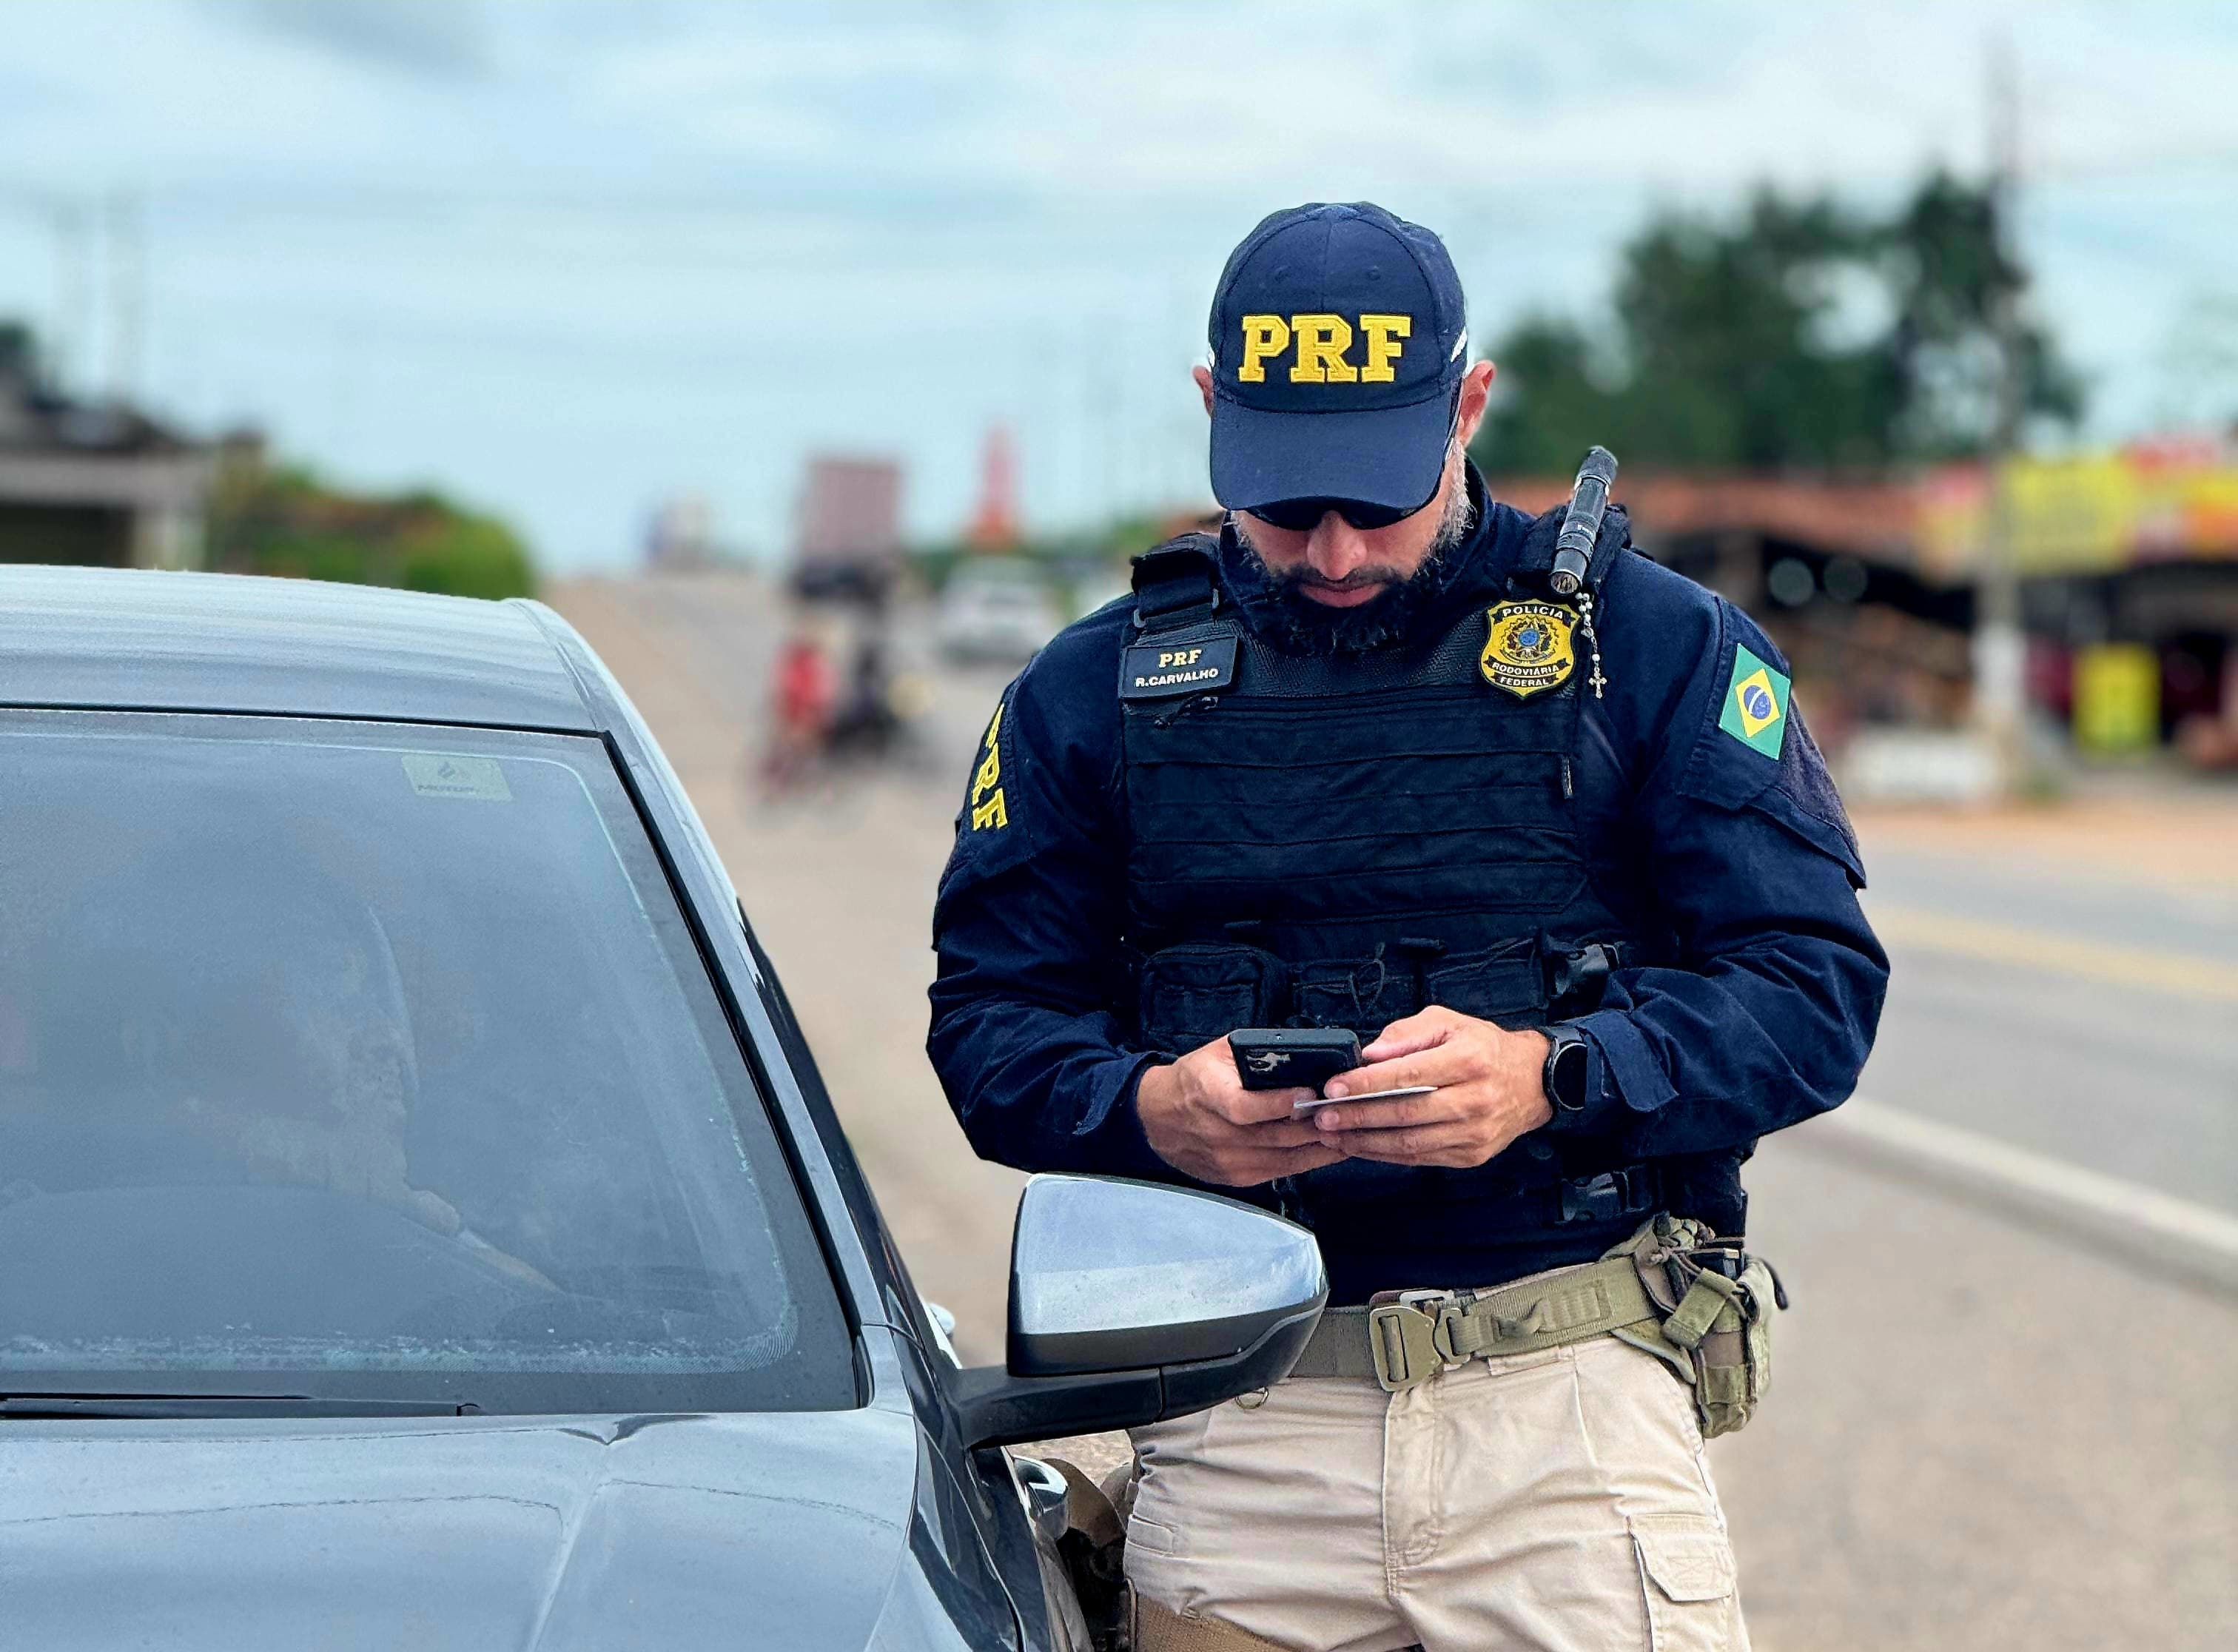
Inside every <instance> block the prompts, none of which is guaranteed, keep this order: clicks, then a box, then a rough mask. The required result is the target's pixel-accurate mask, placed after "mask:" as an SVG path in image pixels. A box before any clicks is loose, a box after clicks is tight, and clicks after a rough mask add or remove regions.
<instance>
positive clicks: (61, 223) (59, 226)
mask: <svg viewBox="0 0 2238 1652" xmlns="http://www.w3.org/2000/svg"><path fill="white" fill-rule="evenodd" d="M48 218H49V222H50V224H51V225H52V227H53V229H54V236H55V319H54V325H53V327H52V328H51V329H50V330H51V333H52V337H51V338H50V340H49V341H48V348H47V371H48V375H49V376H50V378H51V379H52V380H53V381H54V384H55V388H56V389H59V390H63V391H68V390H69V389H70V388H72V386H73V384H74V383H75V381H76V380H77V379H78V377H79V368H80V366H81V358H82V356H83V355H88V354H89V352H90V350H91V348H92V346H91V342H90V341H91V337H92V334H93V319H92V318H93V279H92V275H93V272H92V270H91V269H90V268H89V264H90V249H89V245H88V243H89V240H90V238H91V232H90V229H89V224H88V222H87V217H86V213H85V209H84V208H83V207H82V206H80V205H79V204H78V203H77V202H75V201H71V200H69V199H67V198H64V197H59V196H58V197H56V200H55V201H54V202H53V203H52V204H51V206H50V208H49V209H48Z"/></svg>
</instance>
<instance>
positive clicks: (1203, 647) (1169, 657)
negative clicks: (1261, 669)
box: [1119, 637, 1235, 700]
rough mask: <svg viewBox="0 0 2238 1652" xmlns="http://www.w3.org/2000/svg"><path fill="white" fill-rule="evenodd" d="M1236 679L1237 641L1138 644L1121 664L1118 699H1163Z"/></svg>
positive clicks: (1192, 692)
mask: <svg viewBox="0 0 2238 1652" xmlns="http://www.w3.org/2000/svg"><path fill="white" fill-rule="evenodd" d="M1234 681H1235V638H1234V637H1214V638H1211V639H1209V640H1207V641H1203V642H1138V643H1136V644H1134V645H1133V646H1131V647H1129V648H1128V649H1127V651H1126V653H1125V654H1124V655H1122V658H1121V660H1120V665H1119V698H1120V699H1122V700H1162V699H1163V698H1165V697H1166V696H1167V695H1168V694H1195V693H1207V692H1209V691H1211V690H1215V689H1220V688H1225V687H1228V684H1230V683H1232V682H1234Z"/></svg>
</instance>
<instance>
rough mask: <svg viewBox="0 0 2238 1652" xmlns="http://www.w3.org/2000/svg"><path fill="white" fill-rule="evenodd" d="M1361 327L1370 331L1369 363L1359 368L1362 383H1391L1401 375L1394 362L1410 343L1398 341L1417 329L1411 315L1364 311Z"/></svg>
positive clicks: (1366, 332)
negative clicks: (1368, 313)
mask: <svg viewBox="0 0 2238 1652" xmlns="http://www.w3.org/2000/svg"><path fill="white" fill-rule="evenodd" d="M1360 330H1361V332H1363V333H1365V334H1367V366H1366V367H1364V368H1361V369H1360V381H1361V383H1362V384H1389V383H1391V382H1392V381H1394V380H1395V379H1396V378H1397V377H1398V376H1399V375H1398V373H1397V371H1396V369H1394V368H1393V367H1392V365H1391V364H1392V363H1393V362H1395V361H1397V360H1398V359H1399V354H1400V351H1401V350H1403V349H1405V348H1407V347H1406V346H1405V345H1403V344H1401V343H1400V342H1399V341H1400V339H1402V338H1407V337H1409V336H1411V335H1413V333H1414V317H1413V316H1412V315H1363V316H1361V318H1360Z"/></svg>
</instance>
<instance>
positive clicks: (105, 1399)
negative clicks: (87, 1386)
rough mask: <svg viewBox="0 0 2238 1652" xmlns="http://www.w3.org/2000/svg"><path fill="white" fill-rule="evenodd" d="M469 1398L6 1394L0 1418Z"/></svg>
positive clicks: (342, 1412) (307, 1409)
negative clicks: (398, 1398) (402, 1398)
mask: <svg viewBox="0 0 2238 1652" xmlns="http://www.w3.org/2000/svg"><path fill="white" fill-rule="evenodd" d="M480 1410H481V1407H480V1406H479V1405H476V1404H474V1403H473V1402H472V1401H470V1400H396V1399H349V1398H335V1397H331V1396H328V1395H323V1394H321V1395H316V1396H314V1395H309V1394H6V1395H0V1416H29V1417H42V1416H43V1417H70V1416H105V1417H134V1416H138V1417H195V1416H477V1415H479V1414H480Z"/></svg>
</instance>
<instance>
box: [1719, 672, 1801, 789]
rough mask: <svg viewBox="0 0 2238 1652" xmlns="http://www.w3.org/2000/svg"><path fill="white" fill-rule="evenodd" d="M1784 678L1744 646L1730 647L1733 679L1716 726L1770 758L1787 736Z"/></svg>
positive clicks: (1773, 756)
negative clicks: (1731, 650) (1731, 649)
mask: <svg viewBox="0 0 2238 1652" xmlns="http://www.w3.org/2000/svg"><path fill="white" fill-rule="evenodd" d="M1788 686H1789V685H1788V680H1787V679H1786V678H1785V677H1783V676H1782V675H1780V673H1778V672H1776V671H1774V670H1773V669H1772V668H1771V667H1770V666H1768V665H1766V664H1765V662H1764V661H1763V660H1759V659H1758V658H1757V657H1756V656H1755V655H1754V654H1751V653H1750V652H1749V651H1748V650H1747V649H1746V648H1745V647H1740V646H1739V645H1738V644H1735V645H1734V647H1733V680H1732V681H1731V683H1730V684H1729V685H1727V687H1726V688H1725V708H1724V710H1722V711H1720V712H1719V713H1718V727H1719V728H1722V729H1724V730H1725V733H1728V734H1731V736H1732V737H1733V738H1734V739H1735V740H1738V741H1739V742H1740V743H1741V744H1742V745H1744V746H1747V747H1748V748H1749V749H1750V750H1751V751H1752V752H1761V753H1764V754H1765V756H1766V757H1769V758H1771V760H1773V761H1774V762H1777V761H1778V760H1779V748H1780V744H1781V742H1782V741H1783V740H1785V738H1786V736H1787V691H1788Z"/></svg>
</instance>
